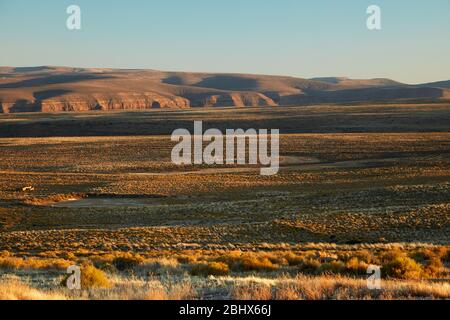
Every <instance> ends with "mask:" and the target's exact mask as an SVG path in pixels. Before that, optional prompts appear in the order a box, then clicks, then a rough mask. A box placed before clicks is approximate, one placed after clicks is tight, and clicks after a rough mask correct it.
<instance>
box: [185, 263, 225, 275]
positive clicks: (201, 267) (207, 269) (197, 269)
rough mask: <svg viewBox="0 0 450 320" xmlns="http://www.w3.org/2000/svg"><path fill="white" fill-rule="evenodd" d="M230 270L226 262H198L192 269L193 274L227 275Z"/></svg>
mask: <svg viewBox="0 0 450 320" xmlns="http://www.w3.org/2000/svg"><path fill="white" fill-rule="evenodd" d="M229 272H230V267H229V266H228V265H227V264H226V263H224V262H210V263H207V264H196V265H194V266H193V267H192V269H191V274H192V275H196V276H225V275H227V274H228V273H229Z"/></svg>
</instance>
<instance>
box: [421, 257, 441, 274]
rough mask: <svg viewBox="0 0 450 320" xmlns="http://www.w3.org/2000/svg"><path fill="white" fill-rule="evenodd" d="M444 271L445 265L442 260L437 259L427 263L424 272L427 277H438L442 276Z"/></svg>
mask: <svg viewBox="0 0 450 320" xmlns="http://www.w3.org/2000/svg"><path fill="white" fill-rule="evenodd" d="M443 269H444V265H443V264H442V262H441V259H439V258H438V257H435V258H433V259H431V260H428V261H427V262H426V264H425V266H424V268H423V271H424V274H425V275H426V276H427V277H437V276H439V275H440V274H441V272H442V270H443Z"/></svg>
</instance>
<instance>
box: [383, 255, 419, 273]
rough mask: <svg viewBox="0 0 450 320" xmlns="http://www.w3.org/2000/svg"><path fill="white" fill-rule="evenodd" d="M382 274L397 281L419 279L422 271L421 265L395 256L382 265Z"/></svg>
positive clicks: (409, 259)
mask: <svg viewBox="0 0 450 320" xmlns="http://www.w3.org/2000/svg"><path fill="white" fill-rule="evenodd" d="M382 273H383V274H384V275H386V276H388V277H392V278H397V279H419V278H420V277H421V276H422V273H423V270H422V267H421V265H420V264H418V263H417V262H416V261H414V260H413V259H411V258H409V257H406V256H396V257H393V259H392V260H390V261H389V262H386V263H385V264H384V265H383V267H382Z"/></svg>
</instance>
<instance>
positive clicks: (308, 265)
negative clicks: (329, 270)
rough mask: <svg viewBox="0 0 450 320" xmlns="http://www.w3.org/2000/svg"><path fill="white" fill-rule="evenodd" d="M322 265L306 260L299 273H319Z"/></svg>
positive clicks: (309, 259) (312, 260)
mask: <svg viewBox="0 0 450 320" xmlns="http://www.w3.org/2000/svg"><path fill="white" fill-rule="evenodd" d="M321 265H322V264H321V263H320V261H317V260H315V259H311V258H308V259H304V260H303V261H302V263H301V264H300V266H299V271H300V272H303V273H317V272H318V271H319V269H320V266H321Z"/></svg>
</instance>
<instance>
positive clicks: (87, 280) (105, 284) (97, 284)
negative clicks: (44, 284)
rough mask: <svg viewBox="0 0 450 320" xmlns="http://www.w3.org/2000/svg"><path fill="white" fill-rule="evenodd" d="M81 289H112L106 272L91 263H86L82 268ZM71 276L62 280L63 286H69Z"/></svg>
mask: <svg viewBox="0 0 450 320" xmlns="http://www.w3.org/2000/svg"><path fill="white" fill-rule="evenodd" d="M80 269H81V270H80V271H81V289H99V288H110V287H111V284H110V281H109V279H108V277H107V275H106V273H105V272H103V271H102V270H100V269H97V268H96V267H94V266H93V265H91V264H89V263H84V264H83V265H82V266H81V268H80ZM69 277H70V275H69V274H68V275H66V276H65V277H64V278H63V279H62V280H61V283H60V284H61V286H63V287H66V286H67V280H68V278H69Z"/></svg>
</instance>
